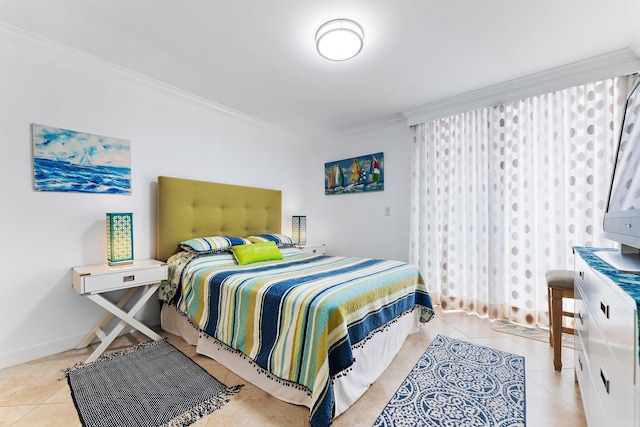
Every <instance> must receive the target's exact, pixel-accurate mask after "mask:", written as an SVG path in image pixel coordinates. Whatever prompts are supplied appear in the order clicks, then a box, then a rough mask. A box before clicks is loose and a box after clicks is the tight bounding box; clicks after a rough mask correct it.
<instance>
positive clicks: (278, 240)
mask: <svg viewBox="0 0 640 427" xmlns="http://www.w3.org/2000/svg"><path fill="white" fill-rule="evenodd" d="M247 239H249V240H250V241H251V242H252V243H258V242H275V244H276V246H278V247H279V248H288V247H291V246H295V245H296V241H295V240H293V239H292V238H291V237H289V236H285V235H284V234H268V233H267V234H258V235H255V236H249V237H247Z"/></svg>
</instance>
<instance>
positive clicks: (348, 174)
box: [324, 153, 384, 194]
mask: <svg viewBox="0 0 640 427" xmlns="http://www.w3.org/2000/svg"><path fill="white" fill-rule="evenodd" d="M382 190H384V153H376V154H369V155H367V156H360V157H355V158H352V159H344V160H338V161H334V162H329V163H325V164H324V194H344V193H360V192H364V191H382Z"/></svg>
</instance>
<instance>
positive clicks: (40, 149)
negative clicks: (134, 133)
mask: <svg viewBox="0 0 640 427" xmlns="http://www.w3.org/2000/svg"><path fill="white" fill-rule="evenodd" d="M32 136H33V171H34V178H35V179H34V182H35V184H34V188H35V190H36V191H60V192H77V193H105V194H131V146H130V143H129V141H125V140H122V139H117V138H110V137H105V136H99V135H92V134H88V133H82V132H76V131H72V130H67V129H58V128H54V127H48V126H43V125H38V124H35V123H34V124H33V126H32Z"/></svg>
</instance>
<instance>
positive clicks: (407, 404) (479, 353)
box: [374, 335, 526, 427]
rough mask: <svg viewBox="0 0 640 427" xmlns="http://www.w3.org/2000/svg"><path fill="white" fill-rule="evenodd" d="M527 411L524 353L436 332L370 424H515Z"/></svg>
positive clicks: (502, 426)
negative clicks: (520, 354)
mask: <svg viewBox="0 0 640 427" xmlns="http://www.w3.org/2000/svg"><path fill="white" fill-rule="evenodd" d="M525 413H526V404H525V374H524V357H522V356H518V355H515V354H511V353H507V352H504V351H500V350H496V349H493V348H490V347H485V346H480V345H477V344H472V343H470V342H467V341H462V340H458V339H454V338H449V337H446V336H444V335H438V336H437V337H436V338H435V339H434V340H433V342H432V343H431V345H430V346H429V348H427V351H425V353H424V354H423V355H422V357H420V360H418V363H416V365H415V366H414V367H413V369H412V370H411V372H410V373H409V375H408V376H407V378H406V379H405V380H404V381H403V383H402V384H401V385H400V387H399V388H398V390H397V391H396V393H395V394H394V395H393V397H391V400H390V401H389V403H387V406H386V407H385V408H384V410H383V411H382V413H381V414H380V416H379V417H378V419H377V420H376V422H375V423H374V426H375V427H379V426H389V427H390V426H394V427H396V426H455V427H459V426H469V427H471V426H474V427H475V426H478V427H479V426H482V427H489V426H495V427H507V426H508V427H515V426H524V425H526V416H525Z"/></svg>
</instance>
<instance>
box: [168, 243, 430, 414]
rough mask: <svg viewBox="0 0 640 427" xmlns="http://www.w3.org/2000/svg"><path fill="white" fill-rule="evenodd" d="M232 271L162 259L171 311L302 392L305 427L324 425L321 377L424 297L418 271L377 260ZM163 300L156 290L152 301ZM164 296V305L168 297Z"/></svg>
mask: <svg viewBox="0 0 640 427" xmlns="http://www.w3.org/2000/svg"><path fill="white" fill-rule="evenodd" d="M282 253H283V255H284V260H282V261H267V262H258V263H254V264H249V265H244V266H240V265H237V264H236V263H235V262H234V260H233V257H232V256H231V255H230V254H226V253H225V254H217V255H209V256H199V257H194V256H193V255H189V254H187V253H182V254H177V255H174V256H173V257H172V259H170V260H169V272H170V276H171V277H170V280H169V283H168V284H167V287H168V288H170V289H173V292H175V293H176V294H177V295H176V296H175V297H174V301H177V302H176V305H177V307H178V309H179V310H180V311H181V312H183V313H185V314H186V315H187V316H188V317H189V319H190V320H191V322H192V323H193V324H195V325H196V326H197V327H198V328H200V329H201V330H203V331H205V332H206V333H207V334H209V335H211V336H212V337H214V338H215V339H217V340H218V341H221V342H222V343H224V344H226V345H227V346H229V347H231V348H232V349H235V350H236V351H239V352H242V353H243V354H244V355H246V356H247V357H249V358H250V359H251V360H252V361H253V362H254V363H255V364H257V365H258V366H260V367H261V368H263V369H265V370H266V371H268V372H270V373H271V374H272V375H274V376H276V377H277V378H279V379H281V380H284V381H286V382H293V383H295V384H298V385H300V386H302V387H303V388H304V389H305V390H306V391H307V393H309V394H310V396H311V400H312V408H311V413H310V417H311V420H310V423H311V425H312V426H326V425H329V424H330V423H331V418H332V410H333V393H332V385H331V378H332V377H333V376H335V375H337V374H339V373H341V372H343V371H345V370H346V369H347V368H349V366H351V364H352V363H353V362H354V358H353V353H352V346H355V345H357V344H358V343H361V342H364V340H365V339H366V338H367V337H368V336H369V335H370V334H372V333H374V332H375V331H376V330H379V329H380V328H381V327H383V326H384V325H385V324H387V323H388V322H390V321H392V320H394V319H395V318H397V317H398V316H400V315H402V314H404V313H407V312H409V311H411V310H413V309H414V307H416V306H419V307H422V308H424V309H425V310H424V311H425V313H426V317H425V319H426V320H428V319H429V318H430V317H431V315H432V314H433V310H432V309H433V307H432V304H431V299H430V297H429V294H428V293H427V290H426V286H425V285H424V280H423V278H422V276H421V275H420V272H419V270H418V269H417V268H416V267H415V266H412V265H410V264H406V263H402V262H398V261H387V260H378V259H361V258H345V257H329V256H323V255H320V256H319V255H308V254H304V253H302V252H301V251H300V250H298V249H296V248H286V249H282ZM163 294H167V291H166V289H165V290H162V291H161V296H162V295H163ZM170 294H171V292H169V294H168V295H166V296H167V299H168V298H169V297H171V296H172V295H170Z"/></svg>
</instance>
